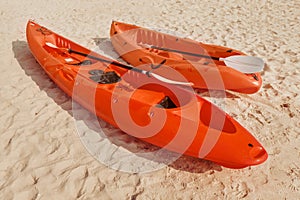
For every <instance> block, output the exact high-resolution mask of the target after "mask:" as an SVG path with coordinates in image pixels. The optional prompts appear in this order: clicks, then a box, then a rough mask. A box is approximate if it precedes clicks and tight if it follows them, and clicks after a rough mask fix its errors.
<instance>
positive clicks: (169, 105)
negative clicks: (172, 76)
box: [157, 96, 177, 109]
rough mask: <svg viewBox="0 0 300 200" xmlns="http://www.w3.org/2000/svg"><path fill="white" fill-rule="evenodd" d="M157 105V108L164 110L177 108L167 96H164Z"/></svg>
mask: <svg viewBox="0 0 300 200" xmlns="http://www.w3.org/2000/svg"><path fill="white" fill-rule="evenodd" d="M157 105H158V107H162V108H166V109H170V108H177V106H176V104H175V103H174V102H173V101H172V100H171V98H170V97H169V96H165V97H164V98H163V99H162V100H161V101H160V102H159V103H158V104H157Z"/></svg>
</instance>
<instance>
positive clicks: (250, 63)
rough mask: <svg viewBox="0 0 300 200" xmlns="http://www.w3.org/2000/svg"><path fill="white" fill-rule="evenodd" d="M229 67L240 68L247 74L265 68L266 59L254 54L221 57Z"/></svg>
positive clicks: (239, 69)
mask: <svg viewBox="0 0 300 200" xmlns="http://www.w3.org/2000/svg"><path fill="white" fill-rule="evenodd" d="M220 61H224V62H225V64H226V65H227V66H228V67H231V68H233V69H235V70H238V71H240V72H242V73H245V74H252V73H256V72H261V71H262V70H263V68H264V61H263V60H262V59H261V58H258V57H254V56H239V55H237V56H230V57H227V58H220Z"/></svg>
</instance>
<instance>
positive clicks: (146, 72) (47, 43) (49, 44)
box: [46, 42, 193, 86]
mask: <svg viewBox="0 0 300 200" xmlns="http://www.w3.org/2000/svg"><path fill="white" fill-rule="evenodd" d="M46 45H47V46H48V47H50V48H53V49H58V50H61V51H67V52H68V53H75V54H78V55H82V56H85V57H88V58H91V59H93V60H97V61H100V62H104V63H109V64H113V65H115V66H118V67H121V68H124V69H128V70H132V71H135V72H138V73H141V74H145V75H147V76H150V77H151V76H152V77H154V78H156V79H157V80H160V81H162V82H165V83H169V84H176V85H187V86H191V85H193V83H190V82H179V81H174V80H170V79H167V78H165V77H162V76H160V75H158V74H155V73H153V72H151V71H146V70H142V69H139V68H135V67H132V66H130V65H125V64H122V63H119V62H116V61H112V60H106V59H103V58H99V57H96V56H92V55H89V54H86V53H83V52H79V51H75V50H73V49H70V48H62V47H57V46H56V45H54V44H52V43H50V42H46ZM165 62H166V61H165V60H163V61H162V63H160V64H159V65H162V64H164V63H165Z"/></svg>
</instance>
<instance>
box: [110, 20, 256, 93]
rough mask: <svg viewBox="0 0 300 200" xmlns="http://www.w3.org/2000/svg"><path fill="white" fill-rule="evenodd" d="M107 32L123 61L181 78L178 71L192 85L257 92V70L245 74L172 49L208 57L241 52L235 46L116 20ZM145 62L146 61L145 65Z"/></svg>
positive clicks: (218, 63)
mask: <svg viewBox="0 0 300 200" xmlns="http://www.w3.org/2000/svg"><path fill="white" fill-rule="evenodd" d="M110 35H111V41H112V44H113V46H114V48H115V50H116V51H117V52H118V53H119V54H120V55H121V57H122V58H123V59H124V60H125V61H126V62H128V63H130V64H132V65H134V66H136V67H143V68H145V69H148V70H153V71H154V72H155V73H158V74H160V75H163V76H167V77H169V78H172V79H178V80H181V81H182V79H181V78H179V77H178V76H177V73H178V72H179V73H180V74H182V75H183V76H184V77H185V79H186V81H189V82H191V83H193V84H194V86H193V87H194V88H202V89H213V90H224V89H226V90H232V91H236V92H241V93H248V94H251V93H255V92H257V91H258V90H259V89H260V87H261V85H262V79H261V76H260V74H259V73H251V74H245V73H242V72H240V71H238V70H236V69H233V68H231V67H228V66H226V65H225V64H224V62H222V61H218V60H212V59H209V58H203V57H202V58H201V57H195V56H192V55H186V54H182V53H178V52H176V51H183V52H188V53H191V54H201V55H204V56H209V57H211V58H220V57H221V58H226V57H230V56H235V55H245V54H244V53H242V52H240V51H238V50H235V49H231V48H227V47H223V46H217V45H210V44H204V43H200V42H196V41H193V40H191V39H187V38H179V37H176V36H173V35H169V34H165V33H161V32H157V31H154V30H150V29H146V28H142V27H139V26H136V25H131V24H126V23H122V22H116V21H113V22H112V24H111V30H110ZM163 49H164V50H163ZM165 49H170V50H175V52H174V51H173V52H172V51H168V50H165ZM162 63H163V65H162ZM145 64H148V65H147V66H148V68H147V66H146V65H145ZM149 64H151V65H149ZM172 69H175V70H172Z"/></svg>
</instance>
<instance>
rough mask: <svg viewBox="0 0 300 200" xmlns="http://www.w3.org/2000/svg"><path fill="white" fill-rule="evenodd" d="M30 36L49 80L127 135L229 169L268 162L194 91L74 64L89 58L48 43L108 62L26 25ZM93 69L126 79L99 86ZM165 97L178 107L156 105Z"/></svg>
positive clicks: (251, 140) (257, 145) (238, 128)
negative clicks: (50, 45) (92, 71)
mask: <svg viewBox="0 0 300 200" xmlns="http://www.w3.org/2000/svg"><path fill="white" fill-rule="evenodd" d="M26 33H27V40H28V44H29V47H30V49H31V52H32V54H33V55H34V57H35V58H36V60H37V61H38V62H39V63H40V65H41V66H42V68H43V69H44V70H45V71H46V73H47V74H48V75H49V77H50V78H51V79H52V80H53V81H54V82H55V83H56V84H57V85H58V86H59V87H60V88H61V89H62V90H63V91H64V92H65V93H67V94H68V95H69V96H71V97H72V98H73V99H74V100H75V101H77V102H78V103H79V104H81V105H82V106H83V107H85V108H86V109H88V110H89V111H91V112H92V113H94V114H96V115H97V116H98V117H100V118H102V119H103V120H105V121H107V122H108V123H110V124H112V125H113V126H115V127H118V128H120V129H121V130H123V131H124V132H126V133H127V134H130V135H132V136H134V137H137V138H140V139H142V140H144V141H146V142H149V143H151V144H154V145H156V146H159V147H164V148H167V149H168V150H171V151H175V152H179V153H184V154H186V155H190V156H194V157H200V158H203V159H207V160H211V161H213V162H216V163H219V164H220V165H223V166H225V167H230V168H243V167H246V166H250V165H257V164H260V163H262V162H264V161H265V160H266V159H267V157H268V155H267V152H266V151H265V149H264V148H263V147H262V145H261V144H260V143H259V142H258V141H257V140H256V139H255V138H254V137H253V136H252V135H251V134H250V133H249V132H248V131H247V130H246V129H245V128H243V127H242V126H241V125H240V124H239V123H238V122H237V121H235V120H234V119H233V118H231V117H230V116H229V115H228V114H226V113H224V112H223V111H222V110H220V109H219V108H217V107H216V106H214V105H212V104H211V103H210V102H208V101H207V100H205V99H203V98H201V97H199V96H198V95H195V94H194V93H193V92H192V91H187V90H186V89H183V88H181V87H177V86H175V85H168V84H165V83H161V82H159V81H157V80H155V79H153V78H150V77H147V76H145V75H140V74H135V72H132V71H127V70H124V69H121V68H120V67H117V66H115V65H111V64H110V65H109V64H105V63H102V62H99V61H95V60H91V61H92V63H90V64H88V65H84V66H79V65H76V62H81V61H83V60H87V59H89V58H86V57H83V56H80V55H76V54H73V53H71V54H70V53H68V51H64V50H60V49H55V48H51V47H49V46H47V45H46V43H47V42H49V43H52V44H54V45H56V46H57V47H59V48H71V49H73V50H76V51H80V52H83V53H87V54H90V55H94V56H97V57H99V58H104V59H108V58H105V57H104V56H102V55H99V54H97V53H95V52H91V51H90V50H88V49H86V48H84V47H82V46H80V45H78V44H76V43H74V42H72V41H70V40H68V39H66V38H64V37H62V36H60V35H58V34H56V33H54V32H52V31H50V30H48V29H46V28H44V27H41V26H40V25H38V24H37V23H35V22H33V21H29V22H28V24H27V31H26ZM71 60H72V62H71ZM108 60H109V59H108ZM90 70H103V71H114V72H116V73H117V74H118V75H119V76H121V77H122V80H120V81H119V82H117V83H112V84H101V83H97V82H95V81H93V80H92V79H91V78H90V76H91V75H90V74H89V72H90ZM166 96H168V97H169V98H170V99H171V100H172V101H173V102H174V104H175V105H176V107H175V108H162V107H161V106H158V104H159V102H161V100H162V99H163V98H164V97H166Z"/></svg>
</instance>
